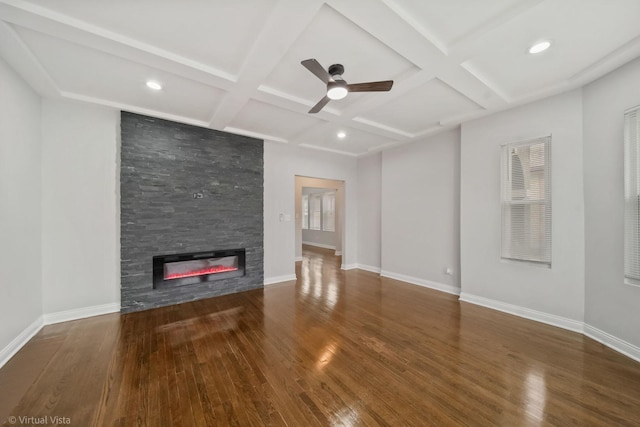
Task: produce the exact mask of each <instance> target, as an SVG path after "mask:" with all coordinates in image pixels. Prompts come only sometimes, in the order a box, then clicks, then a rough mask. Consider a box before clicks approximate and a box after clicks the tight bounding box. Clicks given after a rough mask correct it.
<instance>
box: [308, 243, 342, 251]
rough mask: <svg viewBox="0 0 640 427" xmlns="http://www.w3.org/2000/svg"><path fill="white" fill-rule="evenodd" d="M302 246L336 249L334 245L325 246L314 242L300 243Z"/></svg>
mask: <svg viewBox="0 0 640 427" xmlns="http://www.w3.org/2000/svg"><path fill="white" fill-rule="evenodd" d="M302 244H303V245H309V246H315V247H316V248H323V249H333V250H335V249H336V247H335V246H334V245H325V244H324V243H316V242H305V241H303V242H302Z"/></svg>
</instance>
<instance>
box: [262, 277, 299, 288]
mask: <svg viewBox="0 0 640 427" xmlns="http://www.w3.org/2000/svg"><path fill="white" fill-rule="evenodd" d="M293 280H298V277H297V276H296V275H295V274H287V275H284V276H276V277H268V278H265V279H264V286H269V285H275V284H276V283H282V282H291V281H293Z"/></svg>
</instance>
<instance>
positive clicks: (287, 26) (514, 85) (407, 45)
mask: <svg viewBox="0 0 640 427" xmlns="http://www.w3.org/2000/svg"><path fill="white" fill-rule="evenodd" d="M0 20H1V21H0V56H2V57H3V58H4V59H5V60H6V61H7V62H9V64H10V65H11V66H12V67H13V68H14V69H16V70H17V71H18V73H20V74H21V75H22V76H23V78H24V79H25V80H26V81H27V82H29V83H30V84H31V86H33V87H34V88H35V89H36V90H37V91H38V92H39V93H40V94H41V95H42V96H44V97H50V98H65V99H70V100H80V101H85V102H90V103H95V104H100V105H107V106H111V107H115V108H119V109H122V110H127V111H133V112H138V113H142V114H148V115H153V116H157V117H161V118H166V119H170V120H176V121H181V122H185V123H191V124H195V125H198V126H205V127H211V128H214V129H220V130H226V131H229V132H234V133H239V134H245V135H250V136H255V137H258V138H262V139H265V140H271V141H275V142H279V143H283V144H291V145H301V146H305V147H310V148H315V149H320V150H329V151H336V152H340V153H343V154H347V155H353V156H359V155H366V154H367V153H371V152H374V151H379V150H382V149H384V148H386V147H392V146H395V145H398V144H403V143H407V142H411V141H415V140H419V139H422V138H424V137H425V136H427V135H431V134H434V133H437V132H440V131H442V130H446V129H449V128H452V127H455V126H457V125H459V124H460V123H461V122H463V121H466V120H469V119H473V118H477V117H481V116H483V115H486V114H490V113H492V112H495V111H498V110H502V109H505V108H509V107H512V106H515V105H519V104H522V103H525V102H529V101H532V100H535V99H539V98H543V97H546V96H549V95H552V94H556V93H560V92H563V91H566V90H570V89H573V88H576V87H579V86H581V85H584V84H585V83H588V82H590V81H592V80H593V79H595V78H597V77H599V76H601V75H603V74H605V73H607V72H609V71H611V70H613V69H614V68H616V67H618V66H620V65H622V64H624V63H626V62H628V61H630V60H631V59H633V58H636V57H638V56H640V25H639V22H640V1H638V0H484V1H478V0H447V1H443V0H327V1H320V0H233V1H231V0H228V1H223V0H187V1H176V0H112V1H107V0H29V1H24V0H0ZM543 39H544V40H550V41H551V42H552V46H551V48H550V49H549V50H547V51H545V52H543V53H540V54H536V55H534V54H530V53H528V51H527V50H528V48H529V47H530V46H531V45H532V44H533V43H535V42H536V41H539V40H543ZM309 58H316V59H317V60H318V61H319V62H320V63H321V64H322V65H323V66H325V67H328V66H329V65H331V64H334V63H340V64H343V65H344V67H345V73H344V75H343V77H344V78H345V80H347V81H348V82H349V83H358V82H366V81H377V80H387V79H393V80H394V81H395V84H394V86H393V89H392V90H391V91H390V92H376V93H351V94H349V95H348V96H347V97H346V98H345V99H343V100H339V101H331V102H330V103H329V104H328V105H327V106H326V107H325V108H324V109H323V110H322V111H321V112H319V113H318V114H308V113H307V111H308V110H309V109H310V108H311V107H312V106H313V105H315V103H316V102H317V101H318V100H320V99H321V98H322V97H323V96H324V94H325V86H324V83H322V82H321V81H320V80H319V79H318V78H316V77H315V76H314V75H313V74H311V73H310V72H309V71H308V70H306V69H305V68H304V67H302V66H301V65H300V61H302V60H304V59H309ZM148 80H154V81H157V82H159V83H161V84H162V86H163V89H162V90H160V91H155V92H154V91H152V90H150V89H148V88H147V87H146V86H145V83H146V81H148ZM339 131H343V132H344V133H345V134H346V137H344V138H342V139H340V138H338V137H337V133H338V132H339Z"/></svg>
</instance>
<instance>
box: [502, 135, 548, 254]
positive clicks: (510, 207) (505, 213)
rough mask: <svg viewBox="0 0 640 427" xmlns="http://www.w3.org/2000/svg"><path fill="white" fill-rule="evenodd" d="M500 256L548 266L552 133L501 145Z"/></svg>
mask: <svg viewBox="0 0 640 427" xmlns="http://www.w3.org/2000/svg"><path fill="white" fill-rule="evenodd" d="M501 184H502V191H501V205H502V245H501V257H502V258H503V259H510V260H518V261H527V262H532V263H539V264H541V265H546V266H549V267H550V266H551V136H547V137H542V138H536V139H532V140H528V141H524V142H518V143H513V144H507V145H504V146H503V147H502V173H501Z"/></svg>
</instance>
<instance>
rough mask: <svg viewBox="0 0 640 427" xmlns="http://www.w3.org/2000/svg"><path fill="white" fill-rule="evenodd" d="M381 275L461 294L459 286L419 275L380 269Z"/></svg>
mask: <svg viewBox="0 0 640 427" xmlns="http://www.w3.org/2000/svg"><path fill="white" fill-rule="evenodd" d="M380 276H382V277H388V278H389V279H395V280H400V281H402V282H407V283H411V284H412V285H418V286H422V287H423V288H430V289H435V290H436V291H442V292H446V293H448V294H453V295H460V288H458V287H457V286H451V285H447V284H444V283H439V282H433V281H431V280H426V279H420V278H418V277H412V276H406V275H404V274H400V273H394V272H392V271H388V270H380Z"/></svg>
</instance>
